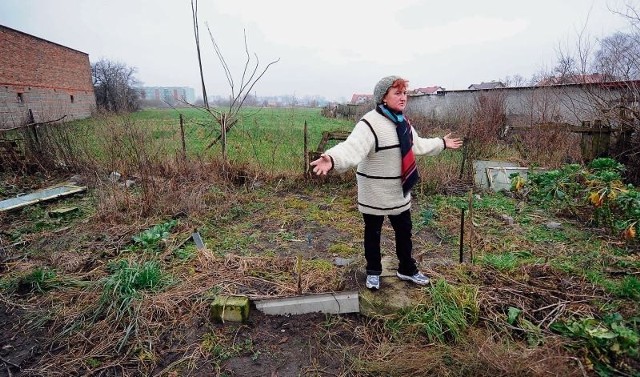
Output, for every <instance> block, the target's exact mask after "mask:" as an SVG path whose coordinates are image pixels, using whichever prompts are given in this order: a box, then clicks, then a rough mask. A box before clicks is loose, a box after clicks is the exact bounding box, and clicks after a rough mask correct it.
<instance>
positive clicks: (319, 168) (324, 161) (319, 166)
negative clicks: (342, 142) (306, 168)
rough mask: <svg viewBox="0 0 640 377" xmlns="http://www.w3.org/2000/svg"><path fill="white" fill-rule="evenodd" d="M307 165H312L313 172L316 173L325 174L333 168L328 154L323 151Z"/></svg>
mask: <svg viewBox="0 0 640 377" xmlns="http://www.w3.org/2000/svg"><path fill="white" fill-rule="evenodd" d="M309 165H311V166H313V172H314V173H316V175H327V173H328V172H329V170H331V169H332V168H333V161H331V157H329V155H326V154H324V153H323V154H321V155H320V158H319V159H317V160H314V161H311V163H310V164H309Z"/></svg>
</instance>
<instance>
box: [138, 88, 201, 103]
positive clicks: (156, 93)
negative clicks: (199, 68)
mask: <svg viewBox="0 0 640 377" xmlns="http://www.w3.org/2000/svg"><path fill="white" fill-rule="evenodd" d="M137 89H138V90H139V91H140V99H142V100H147V101H161V102H166V103H168V104H171V105H174V104H180V103H184V102H185V101H186V102H188V103H190V104H193V103H194V102H195V101H196V94H195V90H194V89H193V88H189V87H186V86H143V87H140V88H137Z"/></svg>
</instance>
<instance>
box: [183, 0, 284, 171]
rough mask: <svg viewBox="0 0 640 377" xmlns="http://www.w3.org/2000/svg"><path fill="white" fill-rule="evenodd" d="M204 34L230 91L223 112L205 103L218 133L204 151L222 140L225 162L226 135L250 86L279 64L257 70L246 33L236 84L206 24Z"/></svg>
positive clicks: (195, 1)
mask: <svg viewBox="0 0 640 377" xmlns="http://www.w3.org/2000/svg"><path fill="white" fill-rule="evenodd" d="M191 4H192V6H191V8H192V17H193V24H194V34H195V39H196V46H197V49H198V51H200V38H199V33H198V32H197V30H198V26H197V25H198V0H192V1H191ZM207 31H208V32H209V37H210V39H211V43H212V45H213V50H214V52H215V54H216V56H217V58H218V60H219V61H220V63H221V65H222V69H223V71H224V74H225V77H226V79H227V84H228V85H229V89H230V91H231V93H230V103H229V105H228V107H227V108H226V109H224V110H217V109H212V108H210V107H209V106H208V104H207V103H206V101H205V108H204V110H205V111H206V112H207V113H208V114H210V115H211V116H212V117H213V118H214V119H215V120H216V123H217V124H218V125H219V126H220V131H219V134H218V136H217V137H215V138H214V140H213V141H212V142H211V143H210V144H209V145H208V146H207V148H211V147H212V146H213V145H215V144H216V143H217V142H218V141H220V140H222V157H223V160H224V161H226V160H227V155H226V138H227V132H229V130H230V129H231V128H233V126H235V125H236V123H237V122H238V114H239V112H240V110H241V109H242V107H243V105H244V104H245V102H246V101H247V99H248V98H249V97H250V94H251V91H252V90H253V87H254V86H255V85H256V84H257V83H258V81H260V79H261V78H262V76H264V74H265V73H266V72H267V70H268V69H269V67H271V66H272V65H273V64H275V63H277V62H278V61H280V59H277V60H274V61H271V62H269V63H268V64H267V65H266V66H265V67H264V68H262V69H260V59H258V55H257V54H255V53H254V54H253V56H252V54H250V53H249V47H248V44H247V34H246V32H245V33H244V49H245V53H246V60H245V64H244V69H243V71H242V76H241V78H240V82H239V83H237V82H236V80H234V77H233V74H232V72H231V68H230V67H229V65H228V64H227V61H226V60H225V58H224V55H223V54H222V50H221V49H220V46H218V43H217V42H216V39H215V38H214V36H213V33H212V32H211V29H210V28H209V26H208V25H207ZM198 62H199V63H200V76H201V78H202V89H203V93H204V92H206V88H205V84H204V77H203V76H202V63H201V62H200V55H199V54H198Z"/></svg>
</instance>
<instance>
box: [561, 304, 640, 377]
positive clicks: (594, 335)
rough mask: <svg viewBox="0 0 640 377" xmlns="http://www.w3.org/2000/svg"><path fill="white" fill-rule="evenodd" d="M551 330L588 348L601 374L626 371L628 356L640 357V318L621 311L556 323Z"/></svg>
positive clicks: (590, 356)
mask: <svg viewBox="0 0 640 377" xmlns="http://www.w3.org/2000/svg"><path fill="white" fill-rule="evenodd" d="M551 329H552V330H553V331H556V332H558V333H560V334H561V335H563V336H567V337H569V338H572V339H574V340H575V341H577V344H576V346H578V347H585V348H586V349H587V350H588V352H589V359H590V360H591V362H592V363H593V364H594V367H595V369H596V371H598V372H599V374H600V375H610V374H611V373H614V372H615V373H617V371H620V370H623V371H624V370H626V369H628V368H630V367H629V366H628V365H627V363H626V362H625V358H633V359H637V358H638V356H639V351H640V318H634V319H632V320H629V321H625V320H624V319H623V318H622V316H621V315H620V314H619V313H613V314H608V315H606V316H604V317H603V318H602V320H598V319H595V318H592V317H587V318H581V319H574V320H570V321H566V322H554V323H553V324H552V325H551ZM627 371H628V370H627ZM636 372H637V371H636Z"/></svg>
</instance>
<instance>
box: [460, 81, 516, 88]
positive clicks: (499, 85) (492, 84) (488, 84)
mask: <svg viewBox="0 0 640 377" xmlns="http://www.w3.org/2000/svg"><path fill="white" fill-rule="evenodd" d="M506 87H507V86H506V85H505V84H503V83H502V82H500V81H491V82H481V83H480V84H471V85H469V87H468V88H467V89H470V90H484V89H499V88H506Z"/></svg>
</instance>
